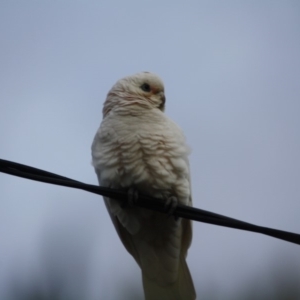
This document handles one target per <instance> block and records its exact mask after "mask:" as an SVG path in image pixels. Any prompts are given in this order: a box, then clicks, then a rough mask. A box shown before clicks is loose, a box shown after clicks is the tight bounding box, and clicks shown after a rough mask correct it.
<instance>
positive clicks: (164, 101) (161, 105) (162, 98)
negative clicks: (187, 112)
mask: <svg viewBox="0 0 300 300" xmlns="http://www.w3.org/2000/svg"><path fill="white" fill-rule="evenodd" d="M159 97H160V100H161V104H160V105H159V108H160V109H161V110H162V111H163V110H164V108H165V103H166V96H165V93H164V92H160V93H159Z"/></svg>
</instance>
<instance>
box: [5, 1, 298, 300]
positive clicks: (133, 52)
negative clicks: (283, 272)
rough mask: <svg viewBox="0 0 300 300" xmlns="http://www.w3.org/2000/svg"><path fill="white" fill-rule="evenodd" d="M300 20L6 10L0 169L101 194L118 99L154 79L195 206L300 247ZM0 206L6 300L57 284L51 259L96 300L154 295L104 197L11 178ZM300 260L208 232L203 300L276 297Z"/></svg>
mask: <svg viewBox="0 0 300 300" xmlns="http://www.w3.org/2000/svg"><path fill="white" fill-rule="evenodd" d="M299 15H300V5H299V3H298V2H297V1H201V2H200V1H189V2H183V1H182V2H180V1H177V2H172V4H171V2H170V1H168V2H167V1H165V2H162V1H110V2H104V1H79V0H77V1H67V0H66V1H2V2H1V3H0V41H1V47H0V66H1V67H0V87H1V88H0V141H1V144H0V157H1V158H3V159H9V160H13V161H16V162H20V163H24V164H28V165H31V166H34V167H37V168H41V169H45V170H48V171H51V172H55V173H58V174H61V175H64V176H68V177H71V178H74V179H77V180H81V181H84V182H87V183H94V184H96V183H97V180H96V175H95V174H94V170H93V168H92V167H91V164H90V161H91V157H90V145H91V142H92V139H93V136H94V134H95V132H96V130H97V128H98V126H99V124H100V121H101V118H102V114H101V110H102V104H103V101H104V99H105V97H106V93H107V91H108V90H109V89H110V88H111V86H112V85H113V84H114V83H115V81H116V80H117V79H119V78H121V77H123V76H125V75H129V74H133V73H136V72H139V71H152V72H155V73H157V74H158V75H159V76H160V77H161V78H162V79H163V80H164V82H165V89H166V97H167V102H166V105H167V108H166V113H167V114H168V116H170V117H171V118H172V119H173V120H174V121H176V122H177V123H178V124H179V125H180V126H181V127H182V128H183V130H184V131H185V134H186V137H187V140H188V143H189V145H190V146H191V148H192V154H191V157H190V161H191V168H192V189H193V199H194V205H195V206H196V207H200V208H203V209H207V210H211V211H214V212H216V213H220V214H225V215H228V216H231V217H234V218H237V219H241V220H244V221H248V222H251V223H255V224H259V225H264V226H268V227H274V228H278V229H282V230H287V231H293V232H298V233H300V218H299V212H300V201H299V199H300V159H299V153H300V134H299V129H300V118H299V115H300V99H299V96H300V84H299V78H300V18H299ZM0 191H1V193H0V195H1V196H0V298H1V299H5V298H4V297H5V295H7V290H8V287H9V284H10V282H11V280H12V278H15V277H17V278H18V279H19V280H21V281H22V282H23V284H24V285H28V284H30V280H31V279H30V278H40V279H41V281H43V280H44V279H45V278H46V277H45V276H46V275H45V274H46V273H45V272H46V271H45V264H44V261H45V260H47V259H48V262H47V263H49V261H51V262H52V263H51V264H50V265H51V266H52V268H56V267H57V271H56V272H58V273H60V274H63V273H64V272H65V274H66V275H65V276H66V278H68V280H69V283H68V284H69V285H70V286H71V287H72V288H70V290H73V292H74V293H77V294H78V293H85V292H83V290H84V291H87V292H86V293H87V294H83V295H84V296H83V297H85V299H88V300H94V299H100V298H99V297H102V298H101V299H122V296H121V295H122V294H120V293H122V290H124V289H126V288H128V287H132V288H133V289H135V288H136V289H137V290H138V291H140V292H141V289H142V287H141V278H140V274H139V270H138V268H137V266H136V265H135V263H134V261H133V259H132V258H131V257H130V255H129V254H128V253H127V252H126V251H125V249H124V248H123V246H122V245H121V243H120V242H119V240H118V237H117V235H116V233H115V231H114V228H113V225H112V224H111V222H110V220H109V217H108V215H107V212H106V210H105V207H104V205H103V201H102V198H101V197H97V196H95V195H92V194H88V193H85V192H82V191H75V190H71V189H67V188H62V187H56V186H50V185H47V184H42V183H35V182H31V181H28V180H24V179H19V178H15V177H12V176H8V175H5V174H0ZM52 249H53V250H52ZM47 253H48V254H47ZM299 253H300V252H299V247H297V246H296V245H293V244H290V243H287V242H283V241H280V240H276V239H273V238H269V237H266V236H262V235H259V234H255V233H247V232H242V231H237V230H233V229H227V228H221V227H216V226H212V225H205V224H201V223H194V238H193V244H192V247H191V249H190V251H189V256H188V263H189V266H190V269H191V273H192V276H193V278H194V283H195V286H196V289H197V291H198V295H199V298H201V294H202V293H204V291H207V290H213V291H214V295H215V297H216V298H215V299H218V296H220V295H227V296H226V297H230V295H232V294H234V293H235V292H237V291H238V290H239V289H241V288H242V287H244V286H246V285H247V283H248V282H249V281H250V280H251V278H254V277H255V278H256V279H258V280H262V281H263V280H266V285H267V284H268V280H269V278H266V276H265V274H266V270H269V269H270V268H271V266H272V265H273V266H274V265H276V264H278V263H279V261H280V264H281V265H282V264H283V265H285V261H286V264H287V265H288V266H289V265H290V262H292V266H293V267H294V268H295V269H297V270H298V271H299V270H300V254H299ZM47 255H48V256H47ZM51 255H52V256H53V257H52V256H51ZM46 256H47V258H45V257H46ZM49 257H51V259H50V258H49ZM74 262H80V263H81V265H78V266H77V265H75V266H74ZM78 270H82V273H81V271H80V272H78ZM75 273H76V274H77V273H80V274H82V275H81V276H82V277H80V276H79V275H78V276H77V277H76V276H75V275H74V274H75ZM62 276H63V275H62ZM44 277H45V278H44ZM260 277H261V278H260ZM83 278H84V279H83ZM46 281H47V280H46V279H45V280H44V281H43V282H46ZM116 287H117V288H116ZM224 297H225V296H224ZM220 299H224V298H220ZM228 299H230V298H228Z"/></svg>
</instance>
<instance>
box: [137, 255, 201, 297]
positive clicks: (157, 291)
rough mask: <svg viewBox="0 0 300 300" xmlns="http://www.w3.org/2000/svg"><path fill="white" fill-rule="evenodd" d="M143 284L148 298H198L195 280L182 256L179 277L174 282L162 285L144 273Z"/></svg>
mask: <svg viewBox="0 0 300 300" xmlns="http://www.w3.org/2000/svg"><path fill="white" fill-rule="evenodd" d="M142 273H143V272H142ZM143 285H144V293H145V299H146V300H194V299H196V292H195V288H194V284H193V280H192V277H191V274H190V271H189V268H188V266H187V263H186V261H185V258H184V257H181V258H180V262H179V271H178V278H177V280H176V281H175V282H174V283H173V284H171V285H167V286H160V285H158V284H157V283H156V282H155V281H152V280H150V279H149V278H147V277H146V276H145V274H144V273H143Z"/></svg>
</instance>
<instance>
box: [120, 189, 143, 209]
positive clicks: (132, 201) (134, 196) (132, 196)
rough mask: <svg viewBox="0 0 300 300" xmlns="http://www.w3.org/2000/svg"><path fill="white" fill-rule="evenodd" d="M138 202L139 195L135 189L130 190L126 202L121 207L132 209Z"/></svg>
mask: <svg viewBox="0 0 300 300" xmlns="http://www.w3.org/2000/svg"><path fill="white" fill-rule="evenodd" d="M138 200H139V193H138V191H137V190H136V189H135V188H130V189H129V190H128V192H127V200H125V201H124V202H123V203H122V205H121V207H122V208H125V207H133V206H135V205H136V203H137V202H138Z"/></svg>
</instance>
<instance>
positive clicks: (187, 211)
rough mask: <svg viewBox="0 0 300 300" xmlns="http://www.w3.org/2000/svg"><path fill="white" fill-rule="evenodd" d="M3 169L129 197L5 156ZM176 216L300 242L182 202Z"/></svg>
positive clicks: (155, 205)
mask: <svg viewBox="0 0 300 300" xmlns="http://www.w3.org/2000/svg"><path fill="white" fill-rule="evenodd" d="M0 172H2V173H6V174H10V175H14V176H18V177H22V178H27V179H31V180H35V181H40V182H46V183H50V184H55V185H60V186H67V187H71V188H75V189H80V190H84V191H87V192H91V193H94V194H98V195H102V196H105V197H110V198H113V199H116V200H122V201H126V200H127V191H125V190H116V189H111V188H106V187H100V186H96V185H91V184H86V183H82V182H80V181H76V180H73V179H70V178H67V177H63V176H60V175H57V174H54V173H50V172H47V171H43V170H40V169H36V168H33V167H29V166H26V165H22V164H19V163H15V162H12V161H8V160H4V159H0ZM136 205H137V206H140V207H144V208H147V209H152V210H155V211H159V212H163V213H166V211H165V206H164V203H162V201H161V199H155V198H152V197H149V196H146V195H142V194H139V199H138V202H137V203H136ZM174 216H176V217H181V218H186V219H191V220H194V221H199V222H203V223H208V224H214V225H219V226H224V227H230V228H235V229H241V230H246V231H252V232H257V233H262V234H265V235H268V236H272V237H275V238H278V239H281V240H285V241H288V242H291V243H294V244H298V245H300V235H299V234H296V233H292V232H287V231H282V230H277V229H272V228H267V227H262V226H257V225H253V224H250V223H246V222H243V221H239V220H236V219H232V218H229V217H226V216H222V215H219V214H215V213H212V212H209V211H206V210H203V209H199V208H194V207H190V206H186V205H182V204H178V206H177V207H176V210H175V211H174Z"/></svg>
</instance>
